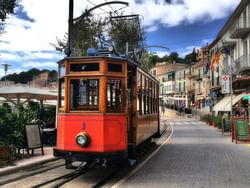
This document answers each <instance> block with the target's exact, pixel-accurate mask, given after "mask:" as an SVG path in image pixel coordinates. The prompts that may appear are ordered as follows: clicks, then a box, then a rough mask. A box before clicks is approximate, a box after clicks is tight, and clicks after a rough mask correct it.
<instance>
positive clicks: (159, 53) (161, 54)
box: [155, 51, 169, 57]
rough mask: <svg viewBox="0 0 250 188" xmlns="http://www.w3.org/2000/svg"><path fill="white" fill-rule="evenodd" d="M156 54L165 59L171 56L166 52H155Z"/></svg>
mask: <svg viewBox="0 0 250 188" xmlns="http://www.w3.org/2000/svg"><path fill="white" fill-rule="evenodd" d="M155 53H156V54H157V55H158V56H159V57H164V56H165V55H169V52H166V51H155Z"/></svg>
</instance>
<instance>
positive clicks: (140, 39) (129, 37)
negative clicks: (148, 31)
mask: <svg viewBox="0 0 250 188" xmlns="http://www.w3.org/2000/svg"><path fill="white" fill-rule="evenodd" d="M108 33H109V36H110V38H111V39H112V41H113V42H114V43H115V47H116V50H117V51H118V52H119V53H122V54H125V53H126V43H127V44H128V50H129V51H134V50H135V49H139V48H142V47H143V43H144V41H145V33H144V31H143V29H142V28H141V26H140V23H139V18H138V16H135V15H131V16H130V15H127V16H124V15H123V14H121V15H120V16H117V17H114V18H111V19H110V28H109V31H108Z"/></svg>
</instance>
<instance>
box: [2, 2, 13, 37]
mask: <svg viewBox="0 0 250 188" xmlns="http://www.w3.org/2000/svg"><path fill="white" fill-rule="evenodd" d="M16 1H17V0H0V34H1V31H2V30H4V22H5V19H6V18H7V16H8V15H9V14H13V13H14V8H15V7H16V5H17V4H16Z"/></svg>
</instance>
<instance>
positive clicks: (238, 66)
mask: <svg viewBox="0 0 250 188" xmlns="http://www.w3.org/2000/svg"><path fill="white" fill-rule="evenodd" d="M249 61H250V54H248V55H243V56H241V57H240V58H238V59H237V60H235V61H234V63H233V65H232V67H233V73H234V74H237V73H240V72H243V71H246V70H250V62H249Z"/></svg>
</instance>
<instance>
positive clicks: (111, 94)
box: [107, 79, 122, 112]
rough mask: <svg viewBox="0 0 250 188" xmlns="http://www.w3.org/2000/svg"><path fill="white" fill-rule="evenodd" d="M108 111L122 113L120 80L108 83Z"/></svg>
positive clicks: (111, 80)
mask: <svg viewBox="0 0 250 188" xmlns="http://www.w3.org/2000/svg"><path fill="white" fill-rule="evenodd" d="M107 111H109V112H110V111H119V112H120V111H122V89H121V80H119V79H109V80H108V82H107Z"/></svg>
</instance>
